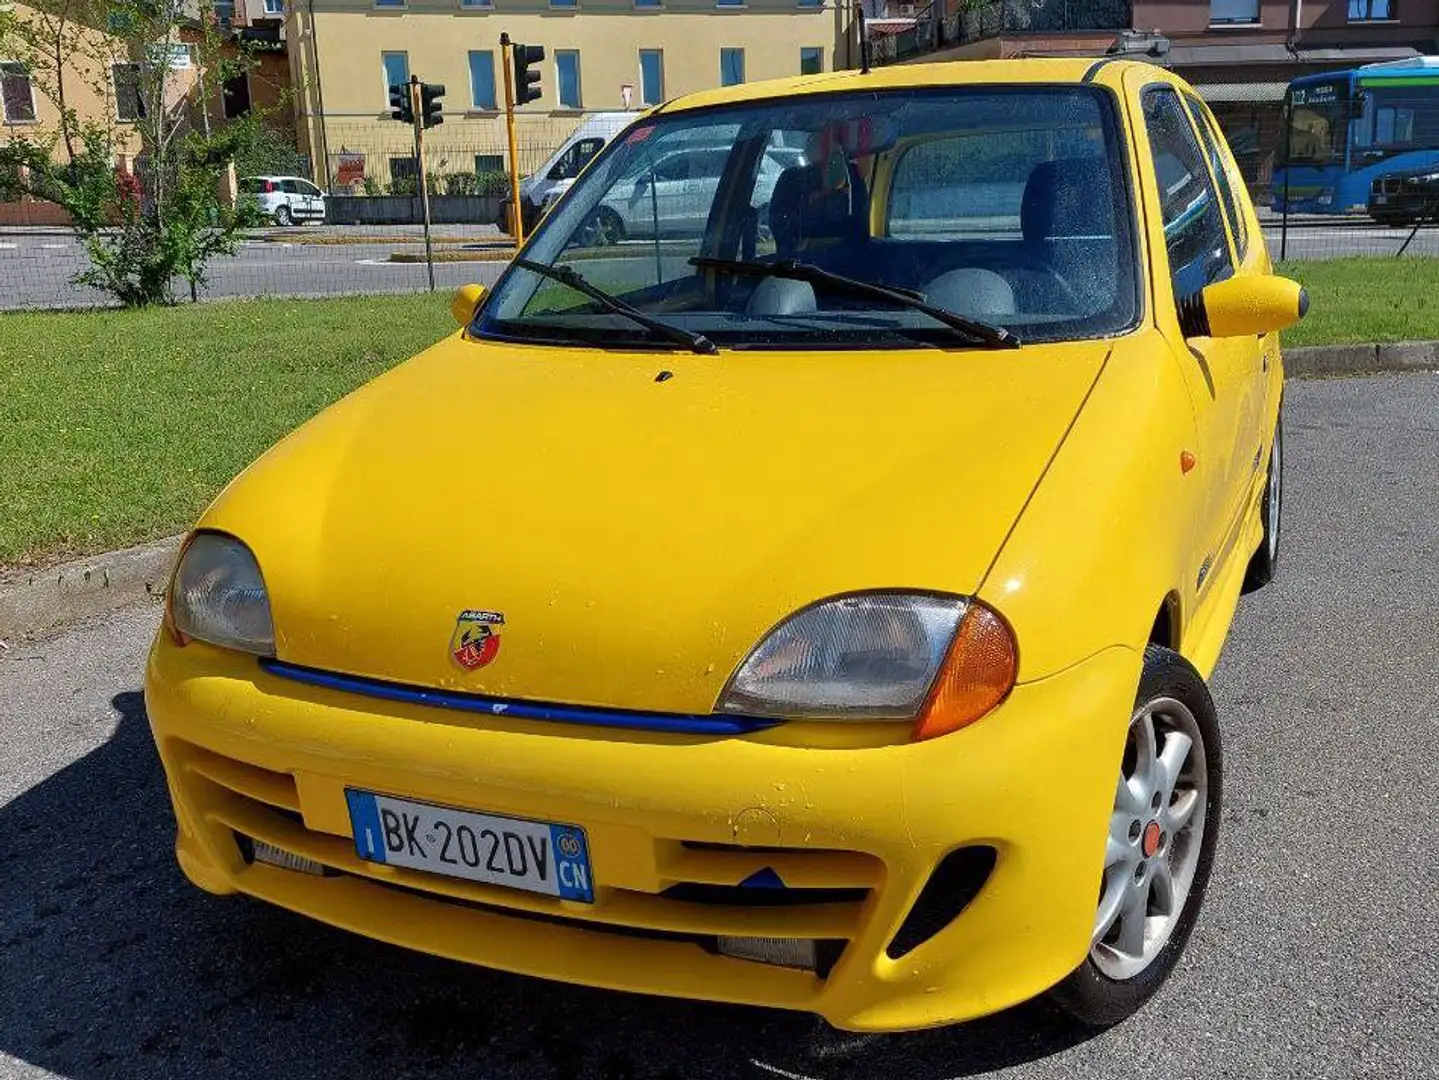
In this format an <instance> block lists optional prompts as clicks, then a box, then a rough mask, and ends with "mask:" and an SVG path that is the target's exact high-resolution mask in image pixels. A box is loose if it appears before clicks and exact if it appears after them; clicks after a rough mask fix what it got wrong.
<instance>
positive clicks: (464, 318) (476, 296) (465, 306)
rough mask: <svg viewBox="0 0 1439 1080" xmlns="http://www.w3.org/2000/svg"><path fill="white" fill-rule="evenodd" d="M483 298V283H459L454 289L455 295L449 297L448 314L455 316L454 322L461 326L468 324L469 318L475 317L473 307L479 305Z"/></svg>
mask: <svg viewBox="0 0 1439 1080" xmlns="http://www.w3.org/2000/svg"><path fill="white" fill-rule="evenodd" d="M484 298H485V287H484V286H483V285H461V286H460V287H459V288H458V289H456V290H455V295H454V296H452V297H450V314H451V315H453V316H454V317H455V322H457V323H459V324H460V325H461V326H469V325H470V320H471V319H473V318H474V317H475V308H477V307H479V306H480V301H481V300H483V299H484Z"/></svg>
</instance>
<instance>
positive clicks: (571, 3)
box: [550, 0, 580, 8]
mask: <svg viewBox="0 0 1439 1080" xmlns="http://www.w3.org/2000/svg"><path fill="white" fill-rule="evenodd" d="M579 6H580V0H550V7H552V8H577V7H579Z"/></svg>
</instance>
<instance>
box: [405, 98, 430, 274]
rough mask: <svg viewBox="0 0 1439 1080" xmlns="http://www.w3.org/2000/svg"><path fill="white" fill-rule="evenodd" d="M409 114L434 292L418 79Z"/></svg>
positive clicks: (428, 186)
mask: <svg viewBox="0 0 1439 1080" xmlns="http://www.w3.org/2000/svg"><path fill="white" fill-rule="evenodd" d="M410 112H411V113H412V114H413V116H414V120H413V123H414V125H415V158H416V160H417V163H418V165H419V174H420V177H419V179H420V212H421V213H422V214H423V215H424V220H425V269H426V270H428V271H429V274H430V292H434V291H435V259H434V255H433V253H432V252H431V251H430V184H429V174H428V172H427V171H426V169H425V111H424V104H423V102H422V100H421V97H420V77H419V76H418V75H411V76H410Z"/></svg>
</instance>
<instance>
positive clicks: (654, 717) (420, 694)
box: [260, 657, 783, 735]
mask: <svg viewBox="0 0 1439 1080" xmlns="http://www.w3.org/2000/svg"><path fill="white" fill-rule="evenodd" d="M260 666H261V667H262V668H264V669H265V670H266V671H267V672H269V673H270V674H271V675H277V676H279V677H280V678H282V679H293V680H294V681H295V682H301V683H305V684H307V685H309V686H322V687H324V688H325V689H327V690H342V691H344V692H346V693H350V694H363V695H364V696H365V697H372V698H380V699H382V700H385V701H405V702H410V703H411V704H415V705H431V706H434V707H435V708H439V709H457V710H459V711H461V712H475V713H486V714H488V715H490V716H508V717H515V718H517V719H520V720H550V721H553V722H555V723H559V724H591V725H596V726H599V727H617V728H637V729H639V730H641V731H670V732H678V733H680V734H684V735H744V734H748V733H749V732H752V731H763V730H765V729H766V728H772V727H774V726H775V725H776V724H779V723H782V722H783V721H780V720H776V719H774V718H772V717H760V716H722V715H717V714H703V715H684V714H677V713H651V712H626V711H624V710H621V709H595V708H588V707H586V706H583V705H547V704H543V703H541V702H536V701H511V700H506V699H504V698H492V697H484V696H483V695H481V694H462V693H455V692H454V691H450V690H432V689H428V688H426V687H422V686H406V685H403V684H401V683H392V682H385V681H384V680H382V679H366V678H363V677H361V676H358V675H337V674H334V673H333V672H329V671H317V670H316V669H314V668H308V667H302V666H301V665H299V664H288V663H286V662H285V661H283V660H274V659H271V658H269V657H262V658H261V659H260Z"/></svg>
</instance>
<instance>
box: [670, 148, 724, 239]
mask: <svg viewBox="0 0 1439 1080" xmlns="http://www.w3.org/2000/svg"><path fill="white" fill-rule="evenodd" d="M728 156H729V154H728V152H727V151H725V150H702V151H698V152H696V153H695V154H694V155H693V157H692V158H691V160H690V169H689V176H688V177H686V179H685V182H684V185H683V187H682V188H681V197H680V202H679V213H678V215H677V220H676V222H675V225H676V228H677V231H679V232H680V233H682V234H683V235H685V236H696V235H698V234H699V233H701V232H703V231H704V228H705V225H706V224H707V223H708V222H709V216H710V207H712V206H713V205H714V201H715V193H716V192H717V191H718V190H719V182H720V174H721V173H723V172H724V165H725V159H726V158H727V157H728Z"/></svg>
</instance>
